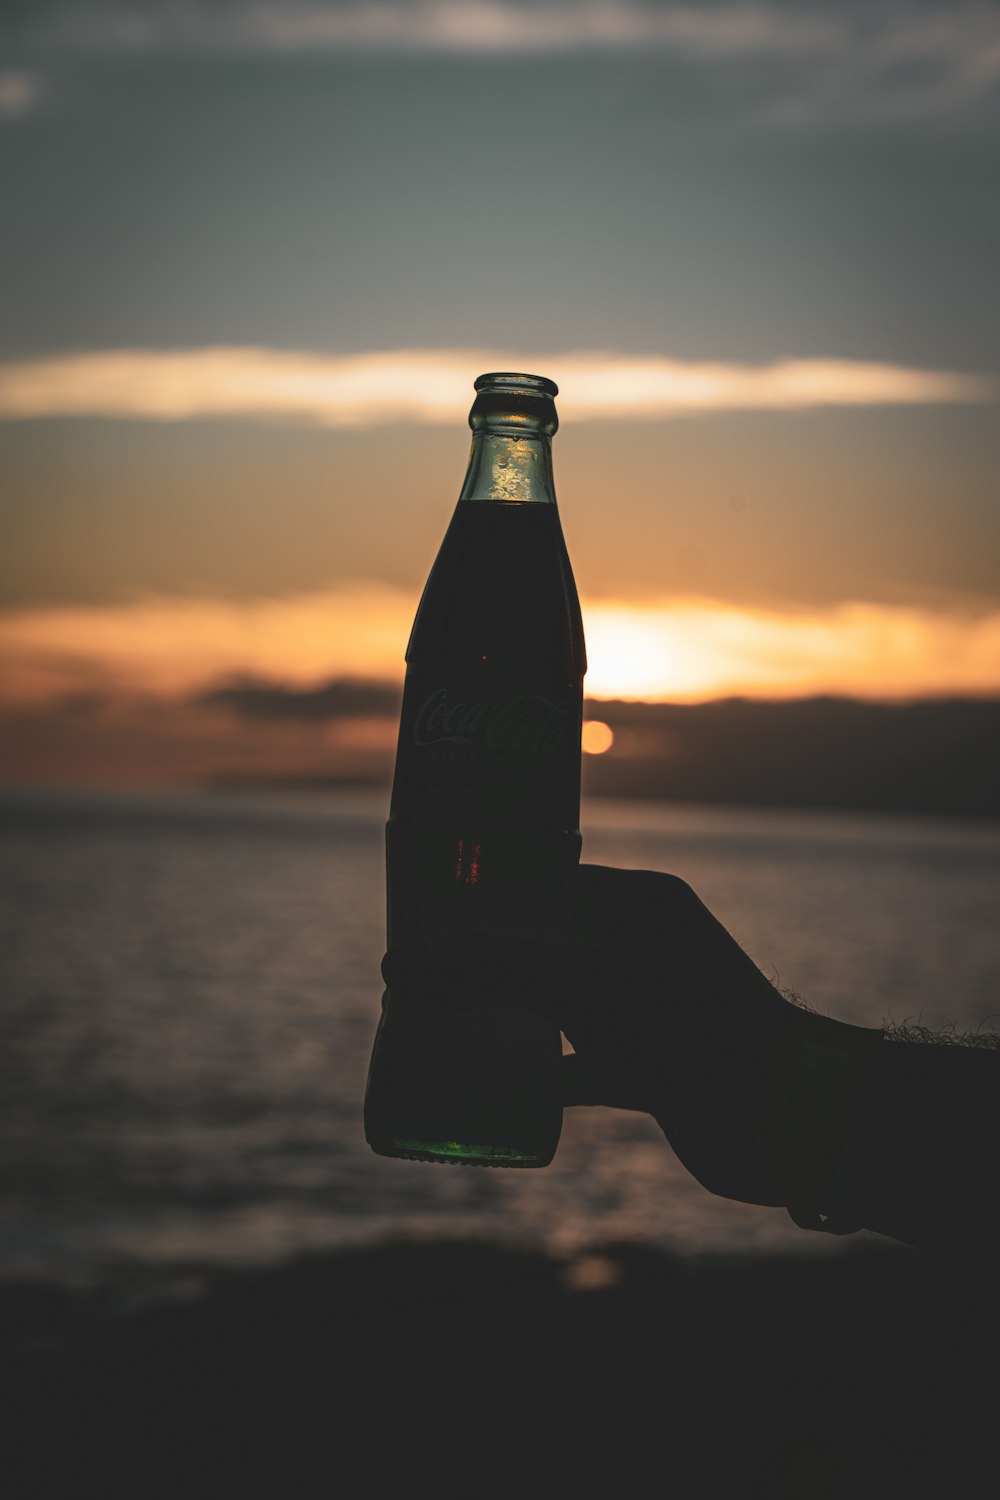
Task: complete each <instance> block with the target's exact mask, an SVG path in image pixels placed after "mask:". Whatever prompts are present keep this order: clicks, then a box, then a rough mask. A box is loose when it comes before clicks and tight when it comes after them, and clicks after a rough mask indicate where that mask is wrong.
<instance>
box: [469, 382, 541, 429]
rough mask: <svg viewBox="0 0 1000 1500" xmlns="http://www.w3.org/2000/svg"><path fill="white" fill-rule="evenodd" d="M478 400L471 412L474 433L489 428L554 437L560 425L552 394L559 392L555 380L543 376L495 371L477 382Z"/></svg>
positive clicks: (470, 421) (471, 425)
mask: <svg viewBox="0 0 1000 1500" xmlns="http://www.w3.org/2000/svg"><path fill="white" fill-rule="evenodd" d="M475 390H476V399H475V401H474V402H473V405H472V410H471V411H470V412H469V426H470V427H471V428H472V430H473V431H474V432H479V431H481V430H482V429H484V428H486V429H489V430H491V431H493V432H503V433H508V434H512V435H516V434H519V433H521V434H525V435H532V434H535V435H538V436H542V435H545V436H548V437H551V436H552V434H553V433H554V432H555V431H556V429H557V428H558V426H559V418H558V417H557V416H556V408H555V402H554V401H553V399H552V398H553V397H554V396H557V395H558V394H559V387H558V386H557V385H556V383H555V381H554V380H547V379H546V377H545V376H544V375H522V374H518V373H515V372H513V371H506V370H503V371H494V372H492V373H491V374H488V375H480V377H479V379H478V380H477V381H476V382H475Z"/></svg>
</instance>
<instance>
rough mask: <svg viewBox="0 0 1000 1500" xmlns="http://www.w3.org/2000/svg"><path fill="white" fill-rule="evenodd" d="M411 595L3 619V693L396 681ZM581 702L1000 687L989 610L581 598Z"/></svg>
mask: <svg viewBox="0 0 1000 1500" xmlns="http://www.w3.org/2000/svg"><path fill="white" fill-rule="evenodd" d="M415 606H416V599H415V597H414V596H413V595H412V594H409V593H407V592H406V591H404V590H397V589H392V588H390V587H388V586H385V585H380V584H374V583H373V584H357V585H354V586H345V587H342V588H339V589H331V590H330V591H328V592H326V593H323V594H312V595H302V596H299V597H295V598H289V599H275V600H257V601H245V602H239V603H234V602H227V601H223V600H186V599H173V600H168V599H158V600H146V601H141V602H137V603H135V604H129V605H117V606H111V605H106V606H101V607H94V608H89V609H86V608H56V609H35V610H20V611H12V612H10V613H8V614H7V615H6V616H3V617H0V691H2V692H3V695H4V697H5V698H6V699H7V700H8V701H20V702H32V701H33V702H44V701H50V700H52V699H55V698H58V697H62V696H66V695H70V694H79V693H81V692H88V693H98V694H101V695H103V696H107V695H111V696H114V695H115V694H116V693H120V692H128V693H135V692H142V693H144V694H147V695H148V694H154V695H157V696H160V697H169V696H176V695H181V694H190V693H196V692H199V691H203V690H204V689H206V688H207V687H210V686H213V685H215V684H217V683H219V682H220V681H228V680H233V679H240V678H249V679H264V680H270V681H277V682H284V683H289V684H293V685H300V686H301V685H315V684H318V683H322V682H324V681H326V680H328V679H330V678H335V677H353V678H373V679H377V680H382V681H387V682H396V681H398V680H400V679H401V678H402V673H403V652H404V648H405V645H406V640H407V637H408V635H409V630H410V625H411V623H412V618H413V612H414V609H415ZM583 609H584V620H585V625H586V633H587V648H588V656H589V662H590V665H589V670H588V674H587V679H586V687H587V694H588V696H589V697H591V698H606V699H611V698H626V699H629V698H631V699H640V698H641V699H646V700H649V701H654V702H655V701H673V702H698V701H700V700H703V699H706V698H711V697H717V696H723V695H728V694H738V695H743V696H749V697H765V698H781V697H793V696H799V695H808V694H814V693H843V694H850V695H853V696H857V697H872V698H907V697H914V696H919V695H921V694H949V693H974V694H977V693H995V692H997V691H1000V613H995V612H994V613H991V614H979V615H975V614H971V613H969V614H963V613H959V612H952V613H947V612H943V611H942V612H933V611H930V610H926V609H918V608H900V607H892V606H888V605H876V604H866V603H851V604H842V605H838V606H837V607H836V608H833V609H827V610H810V611H804V610H800V611H784V612H782V611H777V610H775V611H767V610H760V609H758V610H751V609H749V608H742V609H741V608H736V607H733V606H731V605H726V604H723V603H721V602H719V601H713V600H708V599H684V598H674V599H661V600H648V601H645V602H632V601H629V602H623V601H614V600H606V599H594V600H587V599H585V600H584V604H583Z"/></svg>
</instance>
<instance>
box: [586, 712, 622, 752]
mask: <svg viewBox="0 0 1000 1500" xmlns="http://www.w3.org/2000/svg"><path fill="white" fill-rule="evenodd" d="M614 742H615V736H614V733H613V731H612V728H611V725H610V724H605V723H603V722H602V720H600V719H588V720H587V722H586V724H584V726H583V737H582V739H581V742H580V743H581V747H582V749H583V753H584V755H603V754H604V753H605V751H607V750H610V749H611V746H612V745H613V744H614Z"/></svg>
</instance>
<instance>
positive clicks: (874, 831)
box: [0, 793, 1000, 1284]
mask: <svg viewBox="0 0 1000 1500" xmlns="http://www.w3.org/2000/svg"><path fill="white" fill-rule="evenodd" d="M384 816H385V809H384V805H383V799H381V798H374V797H372V796H369V795H367V794H366V795H358V794H351V795H348V794H330V795H323V796H320V795H312V794H308V795H307V794H303V795H294V796H292V795H289V796H285V797H278V796H274V797H255V798H251V797H249V796H245V797H237V796H235V795H222V794H213V795H209V794H206V795H204V796H185V797H181V796H173V797H171V796H162V797H142V798H140V797H124V796H122V797H109V796H104V797H96V796H90V795H87V796H85V795H70V794H64V795H58V796H54V795H44V796H43V795H41V794H30V795H29V794H20V795H17V794H13V793H7V794H5V795H4V796H3V798H2V799H0V827H2V839H0V1276H5V1275H6V1276H9V1275H15V1274H17V1275H21V1274H24V1273H29V1274H32V1275H38V1276H42V1277H47V1278H53V1279H56V1280H60V1281H65V1282H72V1283H82V1284H95V1283H97V1284H99V1283H101V1282H102V1281H103V1280H105V1279H109V1278H115V1277H120V1276H121V1275H122V1274H123V1273H127V1272H129V1271H137V1272H141V1271H142V1270H143V1268H154V1269H155V1268H161V1269H162V1268H170V1267H183V1266H185V1265H191V1264H219V1265H237V1264H245V1263H253V1262H259V1263H267V1262H271V1261H276V1260H279V1259H282V1258H284V1257H286V1256H289V1255H292V1254H295V1253H299V1252H302V1251H306V1250H310V1249H320V1248H324V1249H325V1248H330V1247H335V1246H341V1245H347V1244H357V1243H359V1242H370V1241H377V1240H385V1239H395V1238H401V1237H409V1238H412V1237H415V1236H416V1237H420V1236H426V1237H445V1236H468V1235H473V1236H477V1237H482V1238H489V1239H491V1240H500V1241H507V1242H516V1243H523V1244H528V1245H532V1246H537V1247H544V1248H545V1249H547V1250H548V1251H550V1252H553V1253H556V1254H564V1255H567V1256H574V1255H579V1254H581V1253H582V1252H583V1251H584V1250H585V1249H586V1247H588V1246H593V1245H598V1244H600V1243H602V1242H605V1243H607V1242H611V1241H615V1240H621V1239H628V1240H638V1241H645V1242H649V1243H652V1244H656V1245H658V1246H663V1247H667V1248H671V1249H673V1250H675V1251H679V1252H682V1253H683V1252H690V1253H698V1252H706V1251H707V1252H718V1251H722V1252H737V1253H738V1252H743V1251H754V1250H758V1251H759V1250H788V1249H795V1250H799V1251H802V1252H803V1253H811V1252H813V1251H815V1250H816V1249H822V1250H824V1251H829V1250H831V1249H832V1248H833V1247H832V1246H831V1242H830V1241H828V1240H824V1239H823V1237H821V1236H810V1235H804V1234H803V1233H802V1232H801V1231H799V1230H797V1229H795V1228H794V1226H793V1225H792V1224H791V1223H790V1221H788V1219H787V1218H786V1216H785V1215H784V1214H783V1213H782V1212H781V1211H778V1210H768V1209H758V1208H753V1207H747V1206H744V1205H739V1204H732V1203H728V1202H726V1201H724V1200H721V1199H718V1198H714V1197H712V1196H711V1195H709V1194H707V1193H706V1192H705V1191H704V1190H703V1189H702V1188H700V1187H699V1186H698V1184H697V1183H695V1182H693V1181H692V1180H691V1179H690V1178H688V1176H687V1175H686V1173H685V1172H684V1170H683V1168H681V1167H680V1166H679V1164H678V1163H677V1162H676V1161H675V1159H674V1157H673V1155H672V1153H671V1152H670V1150H669V1148H668V1147H667V1146H666V1144H665V1142H664V1141H663V1138H662V1136H661V1135H660V1132H659V1130H658V1129H657V1127H656V1125H655V1124H654V1123H653V1122H652V1121H651V1120H649V1119H648V1118H646V1117H642V1116H637V1115H631V1114H625V1113H620V1112H614V1111H603V1110H598V1109H579V1110H572V1111H568V1112H567V1115H566V1124H565V1128H564V1133H563V1139H562V1142H561V1144H560V1148H559V1152H558V1155H557V1157H556V1160H555V1162H554V1164H553V1165H552V1166H551V1167H549V1168H547V1169H545V1170H543V1171H536V1172H497V1171H484V1170H477V1169H472V1168H452V1167H447V1168H446V1167H435V1166H428V1165H418V1164H411V1163H404V1162H392V1161H387V1160H384V1159H381V1158H378V1157H375V1156H374V1155H372V1154H371V1152H369V1150H368V1149H367V1147H366V1145H365V1142H364V1138H363V1132H362V1123H361V1099H362V1091H363V1086H364V1077H365V1071H366V1067H367V1062H368V1054H369V1049H370V1045H371V1039H372V1035H373V1031H374V1026H375V1022H376V1019H377V1015H378V1006H379V998H380V994H381V983H380V978H379V968H378V966H379V959H380V957H381V953H382V948H383V926H384V912H383V865H382V829H383V819H384ZM584 858H585V859H587V860H590V861H596V862H602V863H607V864H616V865H624V866H640V867H644V868H649V869H663V870H671V871H673V872H675V873H677V874H679V875H681V876H683V877H684V878H685V879H687V880H688V881H690V882H691V884H692V885H693V886H694V887H695V889H696V890H697V891H698V892H699V894H700V895H701V896H702V898H703V899H704V900H705V901H706V902H707V903H708V905H709V906H710V907H711V908H712V909H713V911H715V913H716V914H717V915H718V916H719V918H720V919H721V920H722V921H723V923H724V924H725V925H726V926H727V927H728V928H729V930H730V931H731V932H733V934H734V935H735V936H736V937H737V938H738V940H739V941H740V942H741V943H742V944H743V946H744V947H745V948H747V950H748V951H749V952H750V953H751V954H752V956H753V957H754V959H755V960H756V961H757V963H758V964H759V965H760V966H761V967H762V968H763V969H764V970H765V972H767V973H768V974H769V975H770V976H771V977H772V978H774V979H775V981H776V982H777V983H778V984H780V985H782V986H788V987H793V988H794V989H795V990H796V991H797V992H798V993H799V994H801V995H802V996H803V997H804V998H805V999H806V1000H807V1001H808V1002H809V1003H810V1004H811V1005H812V1006H814V1007H815V1008H817V1009H819V1010H822V1011H826V1012H829V1013H830V1014H833V1015H836V1016H838V1017H841V1018H842V1019H845V1020H853V1021H857V1022H861V1023H865V1024H873V1025H874V1024H878V1023H879V1022H880V1021H882V1020H883V1019H886V1018H890V1019H894V1020H896V1021H904V1020H910V1021H920V1022H922V1023H923V1024H926V1025H930V1026H939V1025H942V1024H948V1023H952V1022H954V1023H955V1024H957V1025H958V1026H960V1027H962V1028H974V1027H977V1026H981V1025H983V1024H989V1022H990V1018H991V1017H992V1018H994V1020H995V1019H996V1017H997V1013H998V1012H1000V828H997V827H995V826H990V827H985V826H978V825H974V824H958V823H942V822H932V821H919V820H904V819H899V818H874V817H864V818H862V817H850V816H844V815H841V814H808V815H804V814H801V813H797V812H795V813H791V812H771V811H767V812H761V811H752V812H751V811H748V810H744V809H728V808H717V807H716V808H696V807H690V806H674V805H669V804H638V803H610V802H608V803H591V804H589V805H587V806H585V809H584Z"/></svg>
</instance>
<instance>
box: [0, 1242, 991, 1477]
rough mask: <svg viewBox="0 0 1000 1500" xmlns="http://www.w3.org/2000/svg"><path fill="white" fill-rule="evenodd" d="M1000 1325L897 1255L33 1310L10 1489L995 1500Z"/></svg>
mask: <svg viewBox="0 0 1000 1500" xmlns="http://www.w3.org/2000/svg"><path fill="white" fill-rule="evenodd" d="M984 1299H985V1292H984V1289H983V1286H982V1284H981V1283H978V1282H977V1281H976V1279H975V1278H974V1277H972V1276H970V1275H966V1274H965V1273H960V1272H956V1271H955V1270H954V1269H951V1268H948V1267H946V1266H943V1265H942V1264H940V1263H938V1262H936V1261H934V1260H932V1259H930V1258H928V1257H924V1256H921V1255H918V1254H915V1253H909V1252H905V1251H895V1250H881V1249H861V1250H856V1251H847V1252H846V1253H841V1254H837V1255H834V1256H831V1257H829V1258H828V1257H825V1256H809V1257H806V1258H802V1259H781V1260H778V1259H771V1260H749V1259H741V1260H731V1261H725V1260H700V1261H680V1260H675V1259H672V1258H671V1257H669V1256H666V1255H662V1254H659V1253H657V1252H654V1251H649V1250H642V1249H638V1248H635V1247H612V1248H610V1249H606V1250H602V1251H600V1252H595V1253H594V1255H593V1256H592V1257H590V1258H589V1259H587V1260H584V1261H581V1262H577V1264H576V1266H575V1267H569V1268H567V1267H564V1266H562V1265H560V1264H559V1263H557V1262H555V1261H552V1260H549V1259H547V1258H545V1257H544V1256H541V1255H535V1254H530V1253H519V1252H513V1251H503V1250H501V1249H498V1248H495V1247H490V1246H481V1245H447V1244H433V1245H426V1246H414V1245H400V1246H389V1247H385V1248H381V1249H369V1250H365V1251H357V1252H344V1253H340V1254H327V1255H320V1256H315V1257H311V1258H309V1259H304V1260H300V1261H297V1262H295V1263H293V1264H291V1265H289V1266H287V1267H284V1268H281V1269H275V1270H266V1271H257V1272H248V1273H236V1272H226V1273H222V1274H212V1273H206V1275H204V1276H199V1275H198V1273H196V1272H194V1271H192V1273H191V1275H190V1277H186V1278H178V1279H177V1280H175V1282H174V1283H173V1296H172V1298H171V1299H169V1300H167V1299H161V1300H160V1301H158V1302H155V1303H149V1304H146V1305H144V1306H142V1307H139V1308H133V1310H132V1311H128V1310H122V1308H121V1306H120V1305H119V1306H117V1307H114V1308H113V1307H111V1306H110V1305H109V1303H108V1302H107V1300H106V1299H103V1300H102V1299H101V1298H100V1297H97V1296H93V1295H91V1296H75V1295H73V1294H72V1293H68V1292H66V1291H63V1290H57V1289H53V1288H46V1287H43V1286H39V1285H34V1286H27V1285H26V1286H8V1287H6V1288H4V1289H3V1293H2V1297H0V1310H2V1316H3V1324H4V1329H5V1335H6V1338H5V1354H4V1357H3V1364H2V1371H3V1387H4V1388H3V1392H2V1399H3V1405H4V1412H5V1418H6V1426H7V1430H8V1433H9V1434H10V1437H9V1439H8V1442H7V1443H6V1444H5V1448H6V1449H7V1452H6V1455H5V1464H4V1468H5V1482H4V1490H5V1493H6V1494H8V1495H10V1496H11V1497H12V1500H14V1497H17V1500H21V1497H26V1496H46V1497H48V1496H59V1497H70V1496H77V1495H79V1496H83V1495H87V1496H94V1495H100V1496H108V1495H115V1496H119V1495H121V1496H125V1495H128V1496H136V1497H138V1496H142V1497H147V1496H185V1497H188V1496H193V1495H203V1494H204V1495H209V1494H211V1495H214V1496H229V1495H232V1496H242V1495H246V1494H268V1495H273V1496H295V1497H298V1496H312V1495H317V1496H318V1495H324V1496H326V1495H330V1496H334V1495H341V1496H345V1497H350V1496H358V1495H368V1496H372V1497H383V1496H394V1495H396V1494H399V1495H404V1494H406V1495H409V1494H427V1495H430V1496H433V1497H435V1500H440V1497H442V1496H446V1495H447V1496H450V1495H455V1496H458V1495H462V1496H465V1497H469V1500H475V1497H500V1496H504V1497H510V1496H520V1497H534V1496H538V1497H542V1496H545V1497H549V1496H556V1497H558V1496H566V1497H569V1496H598V1495H608V1496H622V1497H624V1496H633V1495H634V1496H643V1495H647V1494H663V1495H675V1496H678V1497H682V1500H690V1497H699V1496H713V1497H714V1496H726V1497H734V1500H736V1497H739V1500H747V1497H756V1496H767V1497H768V1500H777V1497H809V1500H824V1497H840V1496H844V1497H850V1500H866V1497H868V1496H872V1497H875V1496H878V1497H880V1500H881V1497H884V1496H886V1495H889V1494H895V1495H900V1496H905V1497H907V1500H911V1497H914V1496H917V1497H924V1496H926V1497H928V1500H930V1497H932V1496H933V1497H941V1496H943V1495H955V1496H961V1497H962V1500H974V1497H979V1496H983V1497H985V1496H987V1495H989V1496H991V1497H992V1496H993V1495H994V1494H995V1489H996V1479H995V1475H994V1464H995V1453H994V1442H993V1436H992V1429H993V1418H994V1413H995V1411H996V1402H997V1397H998V1395H1000V1374H998V1360H997V1355H998V1353H1000V1316H998V1313H1000V1309H998V1307H997V1304H996V1301H995V1300H984ZM119 1301H120V1299H119ZM12 1462H13V1472H12V1468H11V1464H12Z"/></svg>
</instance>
